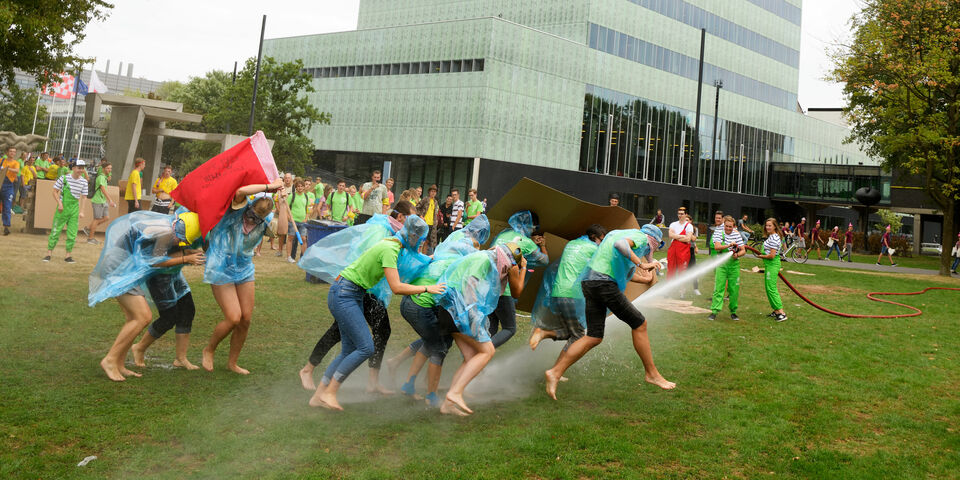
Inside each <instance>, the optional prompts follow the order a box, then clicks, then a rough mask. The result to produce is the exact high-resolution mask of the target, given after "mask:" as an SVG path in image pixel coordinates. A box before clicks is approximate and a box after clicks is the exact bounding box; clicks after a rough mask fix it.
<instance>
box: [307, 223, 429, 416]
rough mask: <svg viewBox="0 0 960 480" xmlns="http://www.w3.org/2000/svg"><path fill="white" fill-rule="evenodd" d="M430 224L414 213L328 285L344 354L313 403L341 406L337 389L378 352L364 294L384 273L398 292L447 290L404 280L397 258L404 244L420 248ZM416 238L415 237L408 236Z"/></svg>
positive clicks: (333, 363)
mask: <svg viewBox="0 0 960 480" xmlns="http://www.w3.org/2000/svg"><path fill="white" fill-rule="evenodd" d="M427 230H428V228H427V224H426V222H424V221H423V219H422V218H420V217H417V216H415V215H411V216H409V217H406V219H405V222H404V227H403V229H402V230H401V232H400V233H399V234H398V236H397V237H390V238H386V239H383V240H381V241H379V242H377V243H376V244H375V245H374V246H373V247H371V248H370V249H369V250H367V251H366V252H364V253H363V254H362V255H360V257H358V258H357V259H356V260H354V261H353V263H351V264H350V265H349V266H347V268H345V269H343V271H342V272H340V276H339V277H338V278H337V280H336V281H335V282H334V284H333V285H332V286H331V287H330V291H329V293H328V294H327V306H328V307H329V308H330V313H331V314H332V315H333V318H334V321H336V322H337V325H338V328H339V329H340V336H341V338H342V339H343V341H342V343H341V350H340V354H339V355H337V357H336V358H335V359H333V361H331V362H330V365H329V366H328V367H327V370H326V371H325V372H324V374H323V379H322V380H321V384H320V386H318V387H317V391H316V392H315V393H314V394H313V397H312V398H310V406H312V407H324V408H328V409H333V410H343V407H342V406H340V403H339V402H338V401H337V391H339V390H340V385H342V384H343V382H344V381H345V380H346V379H347V377H348V376H349V375H350V374H351V373H352V372H353V371H354V370H355V369H356V368H357V367H358V366H360V364H361V363H363V362H364V361H365V360H366V359H367V358H369V357H371V356H372V355H373V354H374V344H373V337H372V335H371V334H370V329H369V328H368V327H367V320H366V317H365V316H364V308H363V298H364V295H366V293H367V290H369V289H370V288H372V287H373V286H374V285H376V284H377V283H379V282H380V280H382V279H384V278H386V280H387V283H388V284H389V286H390V290H391V291H392V292H393V293H394V294H396V295H414V294H417V293H434V294H439V293H443V292H444V290H445V287H444V285H443V284H435V285H424V286H417V285H410V284H408V283H403V282H401V281H400V273H399V271H398V269H397V266H398V264H397V259H398V257H399V255H400V250H401V249H402V248H406V249H411V250H412V252H414V253H415V252H416V249H417V248H418V247H419V243H420V241H422V240H421V239H422V238H423V237H425V236H426V233H427ZM401 238H404V239H406V240H404V243H401ZM411 238H415V239H416V240H415V241H412V242H411V241H410V239H411Z"/></svg>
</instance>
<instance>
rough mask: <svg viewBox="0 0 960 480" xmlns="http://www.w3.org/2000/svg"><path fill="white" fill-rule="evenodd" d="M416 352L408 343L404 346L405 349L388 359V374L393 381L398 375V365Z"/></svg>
mask: <svg viewBox="0 0 960 480" xmlns="http://www.w3.org/2000/svg"><path fill="white" fill-rule="evenodd" d="M415 353H416V352H414V351H413V350H410V345H407V346H406V347H404V348H403V351H401V352H400V353H398V354H397V355H396V356H395V357H393V358H390V359H387V375H389V376H390V379H391V381H393V379H394V378H396V376H397V367H399V366H400V364H401V363H403V361H404V360H406V359H408V358H410V357H412V356H413V355H414V354H415Z"/></svg>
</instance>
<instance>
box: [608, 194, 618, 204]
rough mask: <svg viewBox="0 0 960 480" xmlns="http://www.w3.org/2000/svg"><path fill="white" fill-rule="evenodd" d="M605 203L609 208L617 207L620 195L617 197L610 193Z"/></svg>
mask: <svg viewBox="0 0 960 480" xmlns="http://www.w3.org/2000/svg"><path fill="white" fill-rule="evenodd" d="M607 202H608V203H609V204H610V206H611V207H619V206H620V195H617V194H616V193H611V194H610V197H609V198H608V199H607Z"/></svg>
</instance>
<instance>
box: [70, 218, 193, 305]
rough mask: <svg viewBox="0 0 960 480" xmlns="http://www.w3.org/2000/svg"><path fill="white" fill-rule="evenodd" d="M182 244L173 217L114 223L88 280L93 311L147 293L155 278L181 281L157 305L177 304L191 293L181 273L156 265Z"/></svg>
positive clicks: (176, 269) (115, 221) (171, 286)
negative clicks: (108, 302)
mask: <svg viewBox="0 0 960 480" xmlns="http://www.w3.org/2000/svg"><path fill="white" fill-rule="evenodd" d="M179 243H180V241H179V240H178V239H177V237H176V235H175V233H174V228H173V217H171V216H170V215H165V214H162V213H156V212H150V211H142V212H133V213H131V214H129V215H124V216H122V217H120V218H118V219H116V220H114V221H113V222H112V223H110V226H109V227H108V228H107V232H106V238H105V239H104V242H103V250H101V251H100V259H99V260H97V265H96V266H95V267H94V268H93V272H91V273H90V277H89V279H88V284H89V288H90V292H89V294H88V295H87V303H88V304H89V305H90V306H91V307H92V306H94V305H96V304H97V303H100V302H102V301H104V300H106V299H108V298H112V297H117V296H120V295H123V294H125V293H127V292H128V291H130V290H132V289H134V288H136V287H141V288H142V289H143V290H144V292H147V289H146V281H147V279H149V278H150V277H151V276H153V275H158V274H168V275H175V278H177V280H178V281H175V282H170V285H169V286H168V287H167V288H166V289H165V294H164V296H163V297H164V298H161V299H155V301H159V303H157V307H158V308H166V306H168V305H172V304H175V303H176V302H177V301H178V300H180V298H181V297H183V296H184V295H186V294H187V292H189V291H190V287H189V285H187V282H186V280H183V276H182V274H180V269H179V268H174V267H169V268H162V269H161V268H155V267H153V265H155V264H157V263H161V262H164V261H166V260H168V259H169V258H170V257H169V253H170V251H171V250H173V249H175V248H177V246H178V245H179ZM147 294H148V295H149V293H147Z"/></svg>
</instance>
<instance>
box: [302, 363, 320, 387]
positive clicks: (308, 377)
mask: <svg viewBox="0 0 960 480" xmlns="http://www.w3.org/2000/svg"><path fill="white" fill-rule="evenodd" d="M300 385H303V389H304V390H310V391H314V390H316V389H317V385H316V384H315V383H313V369H312V368H309V369H308V368H307V367H303V368H301V369H300Z"/></svg>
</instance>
